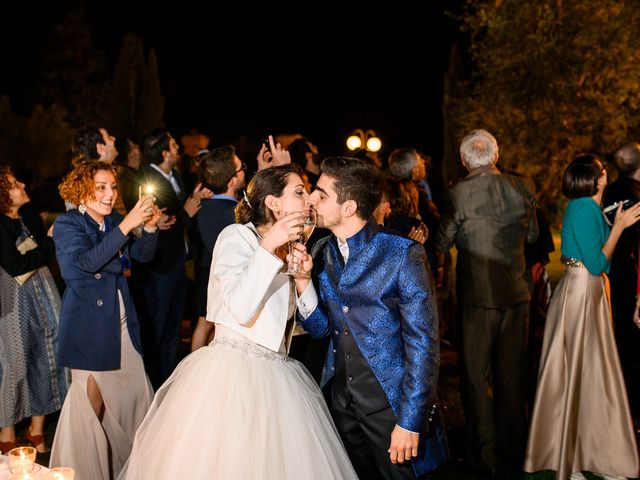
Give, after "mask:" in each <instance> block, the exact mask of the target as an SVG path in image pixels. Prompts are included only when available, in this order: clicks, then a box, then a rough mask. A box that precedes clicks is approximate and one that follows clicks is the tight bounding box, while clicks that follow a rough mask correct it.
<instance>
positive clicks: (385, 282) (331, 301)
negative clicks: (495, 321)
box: [298, 157, 448, 479]
mask: <svg viewBox="0 0 640 480" xmlns="http://www.w3.org/2000/svg"><path fill="white" fill-rule="evenodd" d="M321 171H322V174H321V176H320V179H319V180H318V184H317V187H316V189H315V190H314V192H313V193H312V194H311V195H310V196H309V203H310V204H311V205H313V207H314V208H315V209H316V212H317V217H318V226H319V227H324V228H327V229H329V230H331V232H332V235H330V236H329V237H326V238H324V239H322V240H320V241H319V242H318V243H317V244H316V245H315V247H314V249H313V258H314V267H313V270H314V272H313V277H314V283H315V288H314V286H313V285H309V286H308V287H305V286H304V285H302V287H304V288H300V287H301V285H300V283H299V284H298V285H299V289H300V291H301V292H302V294H301V296H300V298H299V300H298V307H299V309H298V312H299V313H298V315H299V316H298V320H299V321H300V323H301V324H302V326H303V328H304V329H305V330H306V331H307V332H309V333H310V334H311V335H312V336H313V337H315V338H321V337H326V336H331V342H330V344H329V350H328V355H327V359H326V364H325V368H324V371H323V378H322V382H321V387H322V388H323V390H324V391H325V393H326V394H327V397H328V398H329V399H330V405H331V407H330V408H331V414H332V416H333V418H334V421H335V423H336V427H337V428H338V431H339V433H340V436H341V437H342V440H343V442H344V444H345V447H346V449H347V452H348V453H349V457H350V459H351V462H352V463H353V466H354V467H355V469H356V472H357V473H358V476H359V477H360V478H385V479H406V478H415V477H416V476H421V475H424V474H426V473H427V472H429V471H431V470H434V469H435V468H437V467H438V466H439V465H440V464H441V463H442V462H444V461H445V460H446V458H447V453H448V452H447V446H446V440H445V437H444V429H443V427H442V424H441V422H440V413H439V410H438V405H437V398H436V386H437V380H438V367H439V345H438V318H437V313H436V306H435V296H434V295H435V293H434V288H433V285H432V284H431V281H430V277H429V275H428V274H427V269H426V263H425V262H426V259H425V252H424V248H423V247H422V245H420V244H418V243H416V242H413V241H412V240H409V239H407V238H404V237H400V236H397V235H393V234H390V233H388V232H384V231H380V230H379V228H378V226H377V225H376V223H375V222H374V221H373V220H372V219H371V214H372V212H373V210H374V208H375V207H376V205H377V204H378V201H379V196H380V189H379V186H380V178H379V175H378V173H377V171H376V169H375V167H373V166H372V165H371V164H370V163H369V162H367V161H366V160H359V159H353V158H344V157H329V158H327V159H325V160H324V161H323V163H322V167H321ZM316 289H317V292H318V293H317V294H316Z"/></svg>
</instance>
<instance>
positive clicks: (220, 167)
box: [191, 145, 247, 351]
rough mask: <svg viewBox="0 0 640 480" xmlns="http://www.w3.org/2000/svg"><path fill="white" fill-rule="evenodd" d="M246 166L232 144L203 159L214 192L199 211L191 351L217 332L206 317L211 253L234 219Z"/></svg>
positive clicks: (202, 174) (202, 175) (201, 172)
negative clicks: (197, 256) (194, 325)
mask: <svg viewBox="0 0 640 480" xmlns="http://www.w3.org/2000/svg"><path fill="white" fill-rule="evenodd" d="M246 170H247V165H246V164H245V163H244V162H242V161H241V160H240V159H239V158H238V156H237V155H236V150H235V148H233V147H232V146H231V145H226V146H224V147H219V148H216V149H214V150H212V151H211V152H209V153H207V154H206V155H204V156H203V157H202V158H201V159H200V166H199V168H198V179H199V180H200V182H201V183H202V185H204V186H205V187H206V188H208V189H209V190H211V191H212V192H213V193H214V195H213V197H211V198H209V199H203V200H202V203H201V206H202V208H200V210H199V211H198V214H197V215H196V222H197V223H198V230H199V233H200V238H199V239H198V240H200V241H201V243H202V248H201V250H202V254H201V255H200V259H199V260H200V261H199V262H198V265H196V283H197V285H196V289H197V300H196V301H197V309H198V311H197V314H198V325H197V326H196V329H195V331H194V332H193V338H192V339H191V351H194V350H197V349H198V348H200V347H204V346H205V345H206V344H207V343H209V339H210V337H211V336H212V333H213V328H214V325H213V323H211V322H208V321H207V319H206V318H205V317H206V313H207V286H208V284H209V269H210V267H211V256H212V254H213V247H214V246H215V244H216V240H217V239H218V235H220V232H221V231H222V230H223V229H224V228H225V227H227V226H228V225H231V224H232V223H234V210H235V208H236V205H237V203H238V195H239V194H240V192H242V189H243V188H244V185H245V181H244V176H245V171H246Z"/></svg>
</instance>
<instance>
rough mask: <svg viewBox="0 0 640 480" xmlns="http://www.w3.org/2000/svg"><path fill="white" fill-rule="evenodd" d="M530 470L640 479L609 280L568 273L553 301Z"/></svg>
mask: <svg viewBox="0 0 640 480" xmlns="http://www.w3.org/2000/svg"><path fill="white" fill-rule="evenodd" d="M524 469H525V471H527V472H535V471H539V470H556V471H557V473H558V476H557V478H558V479H565V478H567V477H568V476H569V475H570V474H571V473H573V472H580V471H590V472H598V473H605V474H608V475H622V476H625V477H637V476H639V474H640V467H639V463H638V450H637V447H636V440H635V435H634V432H633V423H632V420H631V414H630V412H629V405H628V401H627V392H626V390H625V385H624V380H623V378H622V373H621V370H620V361H619V359H618V351H617V349H616V343H615V339H614V334H613V327H612V324H611V309H610V303H609V298H608V280H607V277H606V276H605V275H601V276H594V275H591V274H590V273H589V272H588V271H587V269H586V268H584V267H582V268H581V267H580V266H570V267H568V268H567V269H566V271H565V273H564V275H563V276H562V278H561V280H560V282H559V283H558V286H557V287H556V291H555V293H554V295H553V298H552V299H551V305H550V307H549V312H548V314H547V322H546V327H545V332H544V343H543V346H542V356H541V359H540V371H539V374H538V390H537V392H536V399H535V404H534V408H533V415H532V419H531V428H530V430H529V442H528V445H527V453H526V458H525V465H524Z"/></svg>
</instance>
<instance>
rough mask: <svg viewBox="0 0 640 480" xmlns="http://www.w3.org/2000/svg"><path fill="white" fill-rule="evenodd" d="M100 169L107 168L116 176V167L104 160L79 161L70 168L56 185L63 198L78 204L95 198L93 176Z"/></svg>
mask: <svg viewBox="0 0 640 480" xmlns="http://www.w3.org/2000/svg"><path fill="white" fill-rule="evenodd" d="M100 170H107V171H109V172H111V173H113V176H114V177H116V176H117V174H116V169H115V168H114V167H113V166H111V165H109V164H108V163H105V162H100V161H91V162H85V163H80V164H78V165H76V166H75V168H74V169H73V170H71V171H70V172H69V173H68V174H67V176H66V177H64V180H62V183H61V184H60V185H59V186H58V190H59V191H60V196H61V197H62V198H63V200H66V201H68V202H71V203H73V204H74V205H80V204H81V203H84V202H85V201H86V200H94V199H95V198H96V184H95V182H94V178H95V176H96V173H97V172H99V171H100Z"/></svg>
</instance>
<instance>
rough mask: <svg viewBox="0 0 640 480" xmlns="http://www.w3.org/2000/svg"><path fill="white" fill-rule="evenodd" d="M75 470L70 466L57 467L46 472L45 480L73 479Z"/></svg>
mask: <svg viewBox="0 0 640 480" xmlns="http://www.w3.org/2000/svg"><path fill="white" fill-rule="evenodd" d="M74 476H75V472H74V470H73V468H70V467H55V468H52V469H51V470H49V471H48V472H47V473H46V476H45V480H73V477H74Z"/></svg>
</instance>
